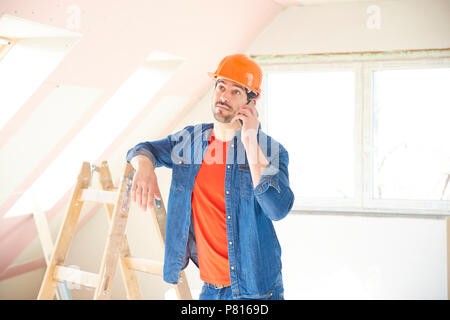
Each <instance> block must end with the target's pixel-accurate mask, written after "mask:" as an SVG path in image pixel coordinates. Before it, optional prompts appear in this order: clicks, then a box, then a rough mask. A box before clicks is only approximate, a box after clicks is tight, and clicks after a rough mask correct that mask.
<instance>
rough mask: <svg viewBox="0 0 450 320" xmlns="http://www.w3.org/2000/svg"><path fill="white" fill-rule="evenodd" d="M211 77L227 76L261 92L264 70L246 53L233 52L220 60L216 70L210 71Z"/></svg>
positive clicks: (226, 77)
mask: <svg viewBox="0 0 450 320" xmlns="http://www.w3.org/2000/svg"><path fill="white" fill-rule="evenodd" d="M208 74H209V75H210V76H211V77H214V78H216V79H217V77H220V78H225V79H228V80H231V81H234V82H237V83H239V84H241V85H243V86H244V87H246V88H247V89H249V90H251V91H255V92H257V93H258V94H259V93H261V81H262V70H261V68H260V66H259V65H258V64H257V63H256V62H255V61H253V60H252V59H251V58H250V57H248V56H247V55H245V54H241V53H238V54H233V55H230V56H226V57H225V58H223V59H222V61H220V63H219V66H218V67H217V70H216V72H214V73H212V72H208Z"/></svg>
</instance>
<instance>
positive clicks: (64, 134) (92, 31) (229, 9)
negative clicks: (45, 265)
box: [0, 0, 284, 278]
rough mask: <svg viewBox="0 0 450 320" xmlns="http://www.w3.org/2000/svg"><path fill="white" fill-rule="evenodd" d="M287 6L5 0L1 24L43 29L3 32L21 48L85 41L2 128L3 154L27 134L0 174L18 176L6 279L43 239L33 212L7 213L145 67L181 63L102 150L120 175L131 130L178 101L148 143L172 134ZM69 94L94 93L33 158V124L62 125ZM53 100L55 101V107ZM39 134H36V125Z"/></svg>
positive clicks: (7, 196) (4, 189)
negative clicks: (158, 60) (169, 59)
mask: <svg viewBox="0 0 450 320" xmlns="http://www.w3.org/2000/svg"><path fill="white" fill-rule="evenodd" d="M283 8H284V6H283V5H281V4H279V3H277V2H274V1H272V0H245V1H242V0H228V1H211V0H184V1H179V0H165V1H160V0H133V1H125V0H115V1H109V0H108V1H107V0H96V1H89V0H80V1H76V2H74V1H69V0H46V1H34V0H2V1H1V3H0V17H1V16H2V15H4V14H6V15H11V16H14V17H18V18H21V19H25V20H27V21H32V22H35V23H36V28H35V29H34V30H35V34H33V35H30V33H22V34H21V33H20V32H18V30H17V29H11V30H6V31H5V30H3V34H0V35H2V36H6V37H13V38H17V39H18V40H19V42H20V41H21V40H23V41H24V38H25V37H41V38H44V37H46V38H48V37H58V36H59V37H68V36H69V37H70V36H71V34H72V33H73V34H79V35H81V37H80V38H79V40H78V41H77V42H76V44H75V45H74V46H73V47H72V48H71V49H70V51H69V52H68V54H67V55H65V57H64V59H63V60H62V61H61V62H59V63H58V64H57V66H56V67H55V68H54V69H53V71H52V72H51V73H50V74H49V75H48V76H47V77H46V78H45V80H44V81H43V82H42V83H41V84H40V85H39V86H38V88H37V89H36V90H35V91H34V92H33V93H32V95H31V96H30V97H29V98H28V99H27V100H26V101H25V103H24V104H23V105H22V106H21V107H20V109H18V110H17V112H15V113H14V114H13V115H12V117H11V118H10V119H9V121H8V122H7V123H6V124H5V125H4V126H3V127H2V128H1V129H0V151H1V149H3V148H6V147H8V148H10V147H11V144H12V142H13V141H15V140H14V139H18V137H22V138H21V139H22V140H20V142H17V143H14V144H13V148H12V149H8V150H11V151H10V152H8V156H7V157H6V156H5V157H3V155H2V157H3V158H2V162H1V163H2V169H1V170H2V172H1V176H2V177H4V176H7V175H6V170H8V172H11V171H13V172H14V174H13V175H11V174H9V175H8V176H12V177H13V178H11V181H13V182H14V185H11V184H8V181H5V180H3V182H2V183H1V184H0V194H1V197H0V252H1V259H0V278H2V277H1V274H2V273H4V272H5V270H6V269H7V268H8V267H9V266H10V265H11V263H13V262H14V260H15V258H16V257H17V256H18V255H19V254H20V253H21V252H22V250H24V249H25V248H26V247H27V245H28V244H29V243H30V241H32V240H33V239H34V238H35V237H36V229H35V227H34V224H33V220H32V216H31V215H30V214H31V212H24V215H22V216H18V217H12V218H11V217H10V218H5V217H4V216H5V214H6V213H7V212H8V210H10V209H11V207H13V205H14V204H15V203H16V202H17V201H18V199H19V198H20V196H21V195H23V194H24V193H25V192H26V191H27V190H28V189H29V188H30V186H31V185H32V184H33V183H34V182H35V181H36V180H37V179H38V178H39V177H40V176H41V175H42V174H43V172H44V171H45V170H46V169H47V168H48V167H49V166H50V165H51V163H52V160H53V159H55V158H56V157H58V156H59V155H60V154H61V153H62V152H63V151H64V149H65V148H66V146H67V145H68V144H69V143H70V142H71V141H73V140H74V139H75V138H76V136H77V134H78V133H79V132H80V131H82V130H83V129H84V128H85V126H86V124H87V123H89V121H90V120H92V119H93V118H94V116H95V115H96V114H97V113H98V112H99V111H100V110H101V109H102V107H103V106H104V105H105V104H106V103H107V101H108V100H109V99H110V98H111V97H112V96H113V95H114V94H115V92H116V91H117V90H118V89H119V88H120V86H121V85H122V84H123V83H124V82H125V81H126V80H127V79H128V78H129V77H130V76H131V75H132V74H133V72H135V71H136V70H137V69H138V68H139V67H141V66H142V65H143V64H144V63H145V62H146V60H147V58H148V57H149V54H150V53H151V52H153V51H158V52H166V53H169V54H171V55H175V56H178V57H182V58H183V59H184V60H183V63H182V64H181V66H180V67H179V68H178V69H177V70H176V72H175V74H174V75H173V76H172V77H171V78H170V79H169V81H168V82H166V83H165V85H164V86H163V87H162V88H161V90H159V91H158V93H157V94H156V95H155V96H154V97H153V98H152V99H151V100H150V101H148V102H147V103H146V105H145V106H144V107H143V108H142V110H140V112H138V114H137V115H136V116H135V117H134V118H133V119H132V120H131V121H129V123H128V124H127V125H126V126H125V129H121V131H120V132H118V133H117V132H116V133H115V134H114V138H113V139H111V141H110V142H109V145H107V146H102V148H103V152H101V156H100V157H99V158H98V159H97V163H100V162H101V161H102V160H108V161H109V162H111V161H113V160H114V161H115V162H116V163H118V164H117V166H118V168H121V164H123V161H124V159H125V154H124V153H123V150H126V149H128V148H129V147H131V146H133V145H134V144H135V143H136V141H135V139H134V138H130V133H132V132H133V128H136V127H137V126H140V125H142V121H145V119H146V117H147V116H148V115H149V114H150V112H151V110H153V109H154V108H156V106H157V105H159V104H160V103H163V105H164V106H165V109H167V114H171V113H170V108H171V107H174V105H173V104H180V103H181V104H182V106H181V107H180V106H179V105H177V108H176V109H174V110H181V111H177V112H173V114H172V116H171V117H167V114H165V116H164V117H162V118H163V120H162V121H160V122H159V123H158V127H157V128H156V129H155V128H154V129H153V130H151V137H150V136H149V137H148V138H149V139H151V138H154V139H156V138H159V137H162V136H164V135H166V134H167V133H169V132H170V131H171V130H172V129H173V128H174V126H175V125H176V123H177V122H178V121H179V120H180V119H182V118H183V116H184V115H185V114H187V112H188V111H189V110H190V109H191V108H192V107H193V106H194V105H195V104H196V102H197V101H198V99H199V98H200V97H201V96H202V95H203V94H204V93H205V92H206V91H207V89H208V86H209V85H210V79H209V78H208V77H207V76H206V72H207V71H211V70H214V69H215V67H216V66H217V63H218V62H219V61H220V59H221V58H222V57H223V56H225V55H227V54H230V53H236V52H245V49H246V47H247V46H248V44H249V43H250V42H251V41H252V39H253V38H254V37H255V36H256V35H257V34H258V33H259V32H260V31H261V30H262V29H263V28H264V26H265V25H267V24H268V23H269V22H270V21H271V20H272V19H273V18H274V17H275V16H276V15H277V14H278V13H279V12H280V11H281V10H282V9H283ZM42 26H46V27H53V28H55V30H59V31H60V32H61V33H60V34H59V35H55V33H52V34H51V35H48V34H45V32H44V31H42V30H46V29H45V28H42V30H41V27H42ZM41 31H42V32H41ZM59 31H58V32H59ZM22 76H24V77H25V76H26V75H22ZM70 88H72V89H74V90H69V89H70ZM55 90H56V91H55ZM64 90H67V91H64ZM64 92H67V94H72V95H76V92H88V93H89V94H88V95H89V99H88V100H89V104H88V105H81V104H80V105H77V106H79V108H81V109H79V110H78V114H77V116H73V117H72V116H70V117H66V119H65V120H64V121H65V122H64V126H60V127H59V128H60V129H59V130H55V131H53V132H52V134H51V135H46V136H45V142H44V145H46V146H47V147H46V148H34V149H33V153H32V154H29V153H28V154H27V153H26V152H25V151H26V150H28V149H27V144H28V145H32V144H34V143H36V142H40V143H42V141H38V140H37V139H39V135H36V136H35V135H33V134H32V133H31V132H33V130H31V131H30V130H29V127H27V124H29V123H30V121H31V120H33V121H34V119H35V118H33V115H37V114H39V112H40V111H42V110H40V108H47V109H48V110H45V113H46V114H48V115H49V117H47V118H43V119H46V120H44V121H42V122H41V126H46V122H45V121H48V123H50V122H51V121H58V119H57V118H54V117H53V118H52V115H53V116H56V115H58V114H61V113H60V111H61V110H59V109H58V108H61V107H63V106H65V104H63V101H61V100H58V99H67V98H68V97H67V94H66V95H64V94H63V93H64ZM74 97H75V96H74ZM167 97H175V98H167ZM176 97H178V98H176ZM49 99H53V100H55V99H56V100H55V101H53V100H52V101H53V102H52V103H51V104H49V103H48V101H49ZM71 106H72V107H74V106H73V105H71ZM124 107H126V106H124ZM52 108H53V110H52ZM82 108H84V109H82ZM35 130H36V131H39V127H36V128H35ZM14 145H15V147H14ZM14 148H16V149H14ZM4 150H5V149H4ZM24 150H25V151H24ZM30 150H31V149H30ZM119 151H120V152H119ZM23 154H26V155H27V156H28V157H29V158H30V159H31V158H32V159H34V161H30V162H25V163H24V162H22V163H23V164H22V166H21V167H18V166H17V165H16V162H17V155H23ZM27 163H29V165H28V166H27ZM4 170H5V171H4ZM69 195H70V190H66V193H65V194H64V196H63V197H61V198H60V199H59V200H58V201H56V202H55V204H54V205H53V207H52V208H51V209H50V210H49V211H48V212H47V217H48V219H50V220H51V219H52V218H54V216H55V215H56V213H58V212H60V211H61V209H62V208H63V207H64V206H66V204H67V200H68V197H69ZM39 266H42V264H39V263H37V264H34V268H36V267H39ZM20 272H22V271H20Z"/></svg>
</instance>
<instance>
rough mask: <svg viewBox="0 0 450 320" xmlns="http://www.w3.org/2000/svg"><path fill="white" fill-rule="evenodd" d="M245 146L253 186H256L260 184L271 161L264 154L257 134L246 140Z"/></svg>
mask: <svg viewBox="0 0 450 320" xmlns="http://www.w3.org/2000/svg"><path fill="white" fill-rule="evenodd" d="M244 147H245V151H246V153H247V159H248V164H249V167H250V173H251V176H252V181H253V187H254V188H255V187H256V186H257V185H258V183H259V180H260V179H261V176H262V173H263V172H264V169H265V168H267V166H268V165H269V161H267V159H266V157H265V156H264V153H263V152H262V150H261V147H260V146H259V144H258V140H257V139H256V136H255V137H254V138H250V139H248V140H246V144H245V145H244Z"/></svg>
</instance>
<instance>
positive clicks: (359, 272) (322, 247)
mask: <svg viewBox="0 0 450 320" xmlns="http://www.w3.org/2000/svg"><path fill="white" fill-rule="evenodd" d="M371 5H376V6H377V7H378V9H379V13H380V18H381V20H380V29H369V28H368V27H367V24H366V22H367V19H368V17H369V16H370V14H368V13H367V8H368V7H369V6H371ZM449 47H450V1H447V0H435V1H418V0H407V1H405V0H401V1H374V2H362V3H343V4H335V5H323V6H313V7H309V6H307V7H290V8H287V9H286V10H284V11H283V12H281V13H280V14H279V15H278V16H277V17H276V18H275V19H274V20H273V21H272V22H271V23H270V24H269V25H268V26H267V27H266V28H264V30H263V31H262V32H261V33H260V34H259V35H258V36H257V37H256V39H255V40H254V41H253V43H252V44H251V45H250V46H249V48H248V50H247V52H248V53H250V54H299V53H319V52H357V51H384V50H386V51H390V50H406V49H427V48H449ZM275 227H276V229H277V233H278V236H279V240H280V243H281V246H282V249H283V256H282V261H283V270H284V280H285V291H286V292H285V296H286V299H447V246H446V232H447V231H446V222H445V220H444V219H426V218H402V217H382V216H379V217H361V216H352V215H345V214H344V215H339V216H337V215H328V214H327V215H318V214H313V213H311V214H299V213H295V212H291V213H290V214H289V215H288V216H287V217H286V218H285V219H284V220H282V221H279V222H276V223H275Z"/></svg>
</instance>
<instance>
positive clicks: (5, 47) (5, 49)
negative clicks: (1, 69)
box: [0, 36, 17, 61]
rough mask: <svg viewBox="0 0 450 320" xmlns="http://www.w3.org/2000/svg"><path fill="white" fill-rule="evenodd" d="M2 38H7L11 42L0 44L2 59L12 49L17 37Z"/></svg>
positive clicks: (4, 38)
mask: <svg viewBox="0 0 450 320" xmlns="http://www.w3.org/2000/svg"><path fill="white" fill-rule="evenodd" d="M0 39H2V40H6V41H8V42H9V44H0V61H1V60H2V59H3V58H4V57H5V56H6V54H7V53H8V51H9V50H11V48H12V47H14V45H15V44H16V42H17V40H16V39H11V38H6V37H3V36H0Z"/></svg>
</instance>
